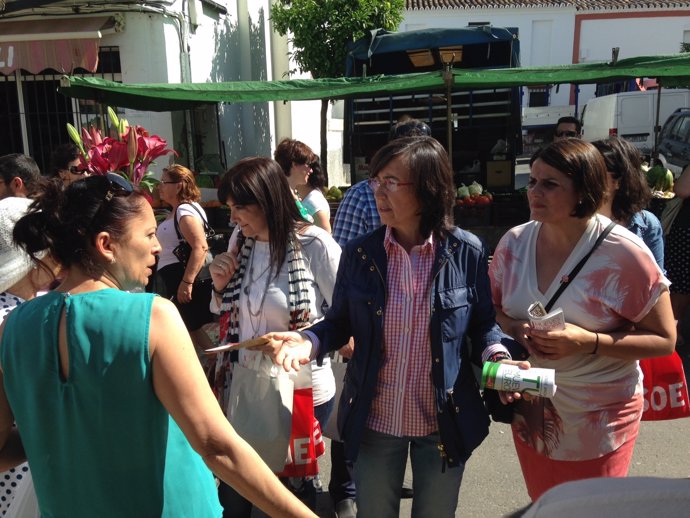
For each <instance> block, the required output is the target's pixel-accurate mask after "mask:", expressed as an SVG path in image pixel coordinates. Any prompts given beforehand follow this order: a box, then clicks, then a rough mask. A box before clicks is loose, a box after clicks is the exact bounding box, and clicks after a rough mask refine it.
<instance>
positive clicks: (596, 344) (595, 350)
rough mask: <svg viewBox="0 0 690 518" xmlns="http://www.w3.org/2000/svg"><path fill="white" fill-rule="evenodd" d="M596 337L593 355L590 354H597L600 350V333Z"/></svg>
mask: <svg viewBox="0 0 690 518" xmlns="http://www.w3.org/2000/svg"><path fill="white" fill-rule="evenodd" d="M594 335H595V336H596V341H595V342H594V350H592V352H591V353H589V354H597V351H598V350H599V333H596V332H595V333H594Z"/></svg>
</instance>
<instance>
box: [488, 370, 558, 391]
mask: <svg viewBox="0 0 690 518" xmlns="http://www.w3.org/2000/svg"><path fill="white" fill-rule="evenodd" d="M481 388H483V389H484V388H488V389H494V390H499V391H504V392H529V393H530V394H535V395H537V396H541V397H547V398H550V397H553V395H554V394H555V393H556V371H555V370H554V369H538V368H532V369H521V368H520V367H518V366H517V365H510V364H506V363H494V362H486V363H485V364H484V367H483V368H482V382H481Z"/></svg>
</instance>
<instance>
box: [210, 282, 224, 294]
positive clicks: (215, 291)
mask: <svg viewBox="0 0 690 518" xmlns="http://www.w3.org/2000/svg"><path fill="white" fill-rule="evenodd" d="M211 289H212V290H213V293H215V294H216V295H221V296H222V295H223V293H224V292H225V289H222V290H217V289H216V285H215V284H213V283H212V284H211Z"/></svg>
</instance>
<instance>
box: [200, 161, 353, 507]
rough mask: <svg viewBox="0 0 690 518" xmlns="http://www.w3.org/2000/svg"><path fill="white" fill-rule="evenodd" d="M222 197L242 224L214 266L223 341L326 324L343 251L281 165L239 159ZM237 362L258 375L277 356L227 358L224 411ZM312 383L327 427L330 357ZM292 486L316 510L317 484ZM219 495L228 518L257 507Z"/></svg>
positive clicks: (230, 494) (220, 380) (222, 365)
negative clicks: (304, 205) (300, 203)
mask: <svg viewBox="0 0 690 518" xmlns="http://www.w3.org/2000/svg"><path fill="white" fill-rule="evenodd" d="M218 199H219V200H220V201H221V202H222V203H227V204H228V206H229V207H230V217H231V218H232V221H233V222H234V223H235V225H236V226H235V231H234V232H233V234H232V236H231V237H230V243H229V251H228V252H226V253H222V254H218V255H217V256H216V257H215V258H214V260H213V263H212V264H211V268H210V271H211V276H212V278H213V292H214V296H213V305H212V307H213V308H214V309H215V310H217V312H219V313H220V314H221V329H226V331H225V332H224V335H223V336H221V339H222V340H223V341H225V342H229V343H233V342H240V341H244V340H247V339H252V338H257V337H260V336H263V335H264V334H266V333H267V332H268V331H270V330H272V329H280V330H288V329H300V328H302V327H305V326H308V325H310V324H311V323H313V322H315V321H318V320H319V319H320V318H322V317H323V312H324V303H326V304H330V303H331V298H332V294H333V285H334V283H335V275H336V271H337V268H338V262H339V260H340V247H339V246H338V244H337V243H336V242H335V241H334V240H333V238H332V237H331V236H330V235H329V234H328V233H327V232H325V231H324V230H323V229H321V228H319V227H317V226H315V225H311V224H309V223H307V222H306V221H305V220H304V219H302V218H301V216H300V214H299V211H298V209H297V206H296V205H295V203H294V202H293V200H292V197H291V195H290V187H289V185H288V181H287V179H286V177H285V175H284V174H283V171H282V169H281V167H280V165H279V164H278V163H277V162H276V161H275V160H271V159H270V158H264V157H252V158H245V159H243V160H240V161H239V162H237V163H236V164H235V165H233V166H232V167H231V168H230V169H229V170H228V171H227V172H226V173H225V175H224V176H223V178H222V179H221V182H220V185H219V187H218ZM230 363H232V364H233V367H234V365H235V364H239V365H241V366H242V367H246V368H253V369H254V370H261V369H271V368H274V366H273V364H272V362H271V360H270V358H264V357H263V356H262V354H261V353H260V352H257V351H251V350H246V349H241V350H239V351H238V352H234V353H223V356H222V357H221V358H219V359H218V362H217V365H218V367H217V369H216V375H215V379H216V381H217V385H216V393H217V394H219V396H220V399H221V406H222V407H223V408H224V409H225V407H226V406H227V405H226V404H225V402H227V400H228V399H227V397H225V392H226V390H228V389H229V387H230V386H229V384H227V379H228V377H226V374H229V372H230V371H229V369H231V366H230ZM257 363H258V365H257ZM311 381H312V391H313V400H314V401H313V402H314V417H315V418H316V419H317V420H318V421H319V423H320V424H321V425H322V426H325V425H326V422H327V421H328V416H329V415H330V412H331V409H332V408H333V403H334V402H333V398H334V396H335V378H334V377H333V371H332V370H331V364H330V361H329V359H328V358H326V359H325V360H324V361H323V362H319V363H317V362H312V364H311ZM278 423H279V420H278V416H276V426H277V425H278ZM248 439H249V438H248ZM259 453H260V454H261V453H262V452H261V451H260V452H259ZM282 468H283V466H282V465H280V466H279V468H278V471H280V469H282ZM289 483H290V486H291V487H292V488H293V490H294V491H295V493H298V494H299V495H300V498H301V499H303V500H304V501H306V502H308V503H309V505H310V507H312V508H315V507H316V491H315V487H314V484H313V481H312V480H305V479H303V478H299V479H296V480H293V479H290V481H289ZM220 494H221V503H223V505H224V506H225V514H224V515H223V516H224V517H225V518H229V517H233V518H240V517H243V518H244V517H247V518H248V517H249V516H250V515H251V512H252V509H251V504H250V503H249V502H247V501H246V499H244V498H242V496H241V495H238V494H237V492H236V491H234V490H232V489H231V488H228V487H227V486H225V484H221V486H220Z"/></svg>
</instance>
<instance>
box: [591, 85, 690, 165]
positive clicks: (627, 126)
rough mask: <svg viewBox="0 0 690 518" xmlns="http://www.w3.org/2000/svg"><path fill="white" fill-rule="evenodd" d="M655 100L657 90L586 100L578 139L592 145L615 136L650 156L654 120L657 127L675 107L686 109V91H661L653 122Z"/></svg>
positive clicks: (688, 99)
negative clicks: (657, 112) (659, 104)
mask: <svg viewBox="0 0 690 518" xmlns="http://www.w3.org/2000/svg"><path fill="white" fill-rule="evenodd" d="M658 97H659V92H658V90H646V91H644V92H642V91H636V92H623V93H619V94H611V95H603V96H601V97H594V98H593V99H590V100H589V101H587V104H585V106H584V107H583V108H582V138H583V139H584V140H586V141H588V142H592V141H594V140H599V139H605V138H608V137H610V136H613V135H618V136H619V137H621V138H624V139H626V140H627V141H629V142H631V143H632V144H634V145H635V146H636V147H637V148H638V149H639V150H640V151H641V152H642V153H644V154H650V153H651V152H652V148H653V147H654V124H655V123H656V121H657V120H658V121H659V125H661V124H663V123H664V121H665V120H666V119H667V118H668V117H669V115H671V114H672V113H673V112H674V111H675V110H676V108H682V107H684V106H690V90H685V89H662V90H661V107H660V109H659V118H658V119H657V117H656V108H657V99H658Z"/></svg>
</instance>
